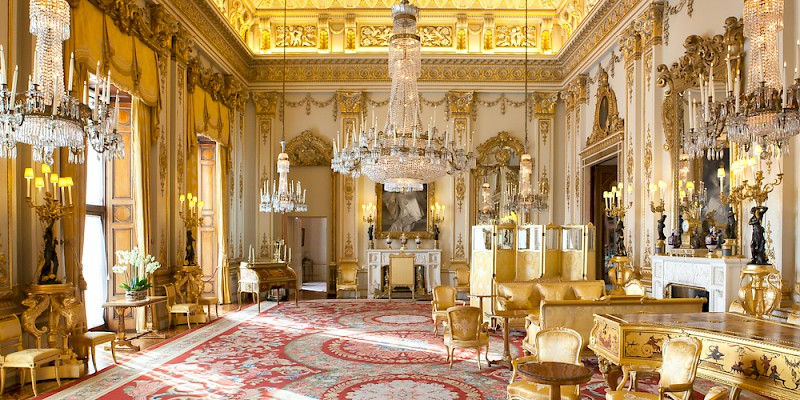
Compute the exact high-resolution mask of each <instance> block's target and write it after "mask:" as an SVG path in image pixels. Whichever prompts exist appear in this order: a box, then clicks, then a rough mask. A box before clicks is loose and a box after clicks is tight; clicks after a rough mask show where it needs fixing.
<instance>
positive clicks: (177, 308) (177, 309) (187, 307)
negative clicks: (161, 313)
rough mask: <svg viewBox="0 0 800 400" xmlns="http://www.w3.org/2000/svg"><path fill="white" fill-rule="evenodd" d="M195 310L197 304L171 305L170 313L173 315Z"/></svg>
mask: <svg viewBox="0 0 800 400" xmlns="http://www.w3.org/2000/svg"><path fill="white" fill-rule="evenodd" d="M196 310H197V304H187V303H184V304H173V305H172V309H171V310H170V312H173V313H188V312H194V311H196Z"/></svg>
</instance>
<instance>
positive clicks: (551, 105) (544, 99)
mask: <svg viewBox="0 0 800 400" xmlns="http://www.w3.org/2000/svg"><path fill="white" fill-rule="evenodd" d="M556 94H557V93H549V92H536V93H532V95H533V112H534V113H535V114H536V117H537V118H541V117H547V116H552V115H553V114H555V112H556Z"/></svg>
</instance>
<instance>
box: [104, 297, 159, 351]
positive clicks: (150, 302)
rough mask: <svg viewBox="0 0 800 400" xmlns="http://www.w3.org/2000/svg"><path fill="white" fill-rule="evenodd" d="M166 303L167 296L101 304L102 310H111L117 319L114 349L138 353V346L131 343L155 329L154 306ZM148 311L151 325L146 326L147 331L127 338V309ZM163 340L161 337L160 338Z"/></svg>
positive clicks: (119, 300)
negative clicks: (145, 309) (144, 308)
mask: <svg viewBox="0 0 800 400" xmlns="http://www.w3.org/2000/svg"><path fill="white" fill-rule="evenodd" d="M166 301H167V296H150V297H148V298H146V299H144V300H136V301H128V300H125V299H112V300H109V301H107V302H106V303H103V308H113V309H114V311H116V312H117V319H118V320H119V323H118V324H117V339H116V340H115V341H114V347H115V348H116V349H117V350H133V351H139V346H136V345H134V344H133V343H132V342H131V341H132V340H133V339H136V338H138V337H141V336H144V335H146V334H147V333H150V332H151V330H152V329H155V328H154V326H155V325H156V324H157V323H158V318H157V317H156V312H155V305H156V304H158V303H164V302H166ZM145 306H148V307H147V308H149V309H150V317H151V318H152V325H151V326H148V329H147V330H146V331H145V332H144V333H141V334H139V335H137V336H136V337H128V336H127V335H126V333H125V313H126V312H127V310H128V309H129V308H138V307H145ZM145 319H147V312H145ZM160 338H163V337H160Z"/></svg>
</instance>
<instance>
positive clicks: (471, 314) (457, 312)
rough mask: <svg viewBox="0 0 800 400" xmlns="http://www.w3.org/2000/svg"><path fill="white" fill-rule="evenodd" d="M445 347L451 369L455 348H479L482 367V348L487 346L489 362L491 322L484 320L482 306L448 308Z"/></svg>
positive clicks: (487, 359) (479, 362) (479, 359)
mask: <svg viewBox="0 0 800 400" xmlns="http://www.w3.org/2000/svg"><path fill="white" fill-rule="evenodd" d="M444 347H445V348H446V349H447V361H449V362H450V368H451V369H452V368H453V352H454V350H455V349H475V350H477V352H478V369H481V349H482V348H484V347H485V348H486V364H487V365H488V364H489V323H487V322H483V315H482V313H481V309H480V308H478V307H471V306H455V307H450V308H448V309H447V330H446V331H445V332H444Z"/></svg>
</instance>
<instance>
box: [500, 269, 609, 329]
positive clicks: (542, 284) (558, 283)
mask: <svg viewBox="0 0 800 400" xmlns="http://www.w3.org/2000/svg"><path fill="white" fill-rule="evenodd" d="M495 285H496V293H497V295H496V297H495V304H494V309H493V310H491V313H490V314H494V315H498V316H500V315H507V316H510V317H512V318H510V320H509V326H511V327H519V328H522V327H524V326H525V325H526V324H525V320H524V318H525V317H526V316H528V315H535V316H538V315H539V312H540V311H539V308H540V305H541V302H542V301H545V300H554V299H559V300H579V299H595V298H601V297H603V296H605V294H606V291H605V282H603V281H601V280H596V281H583V280H581V281H562V280H560V279H557V278H555V279H554V278H540V279H533V280H529V281H512V282H500V281H496V282H495Z"/></svg>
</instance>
